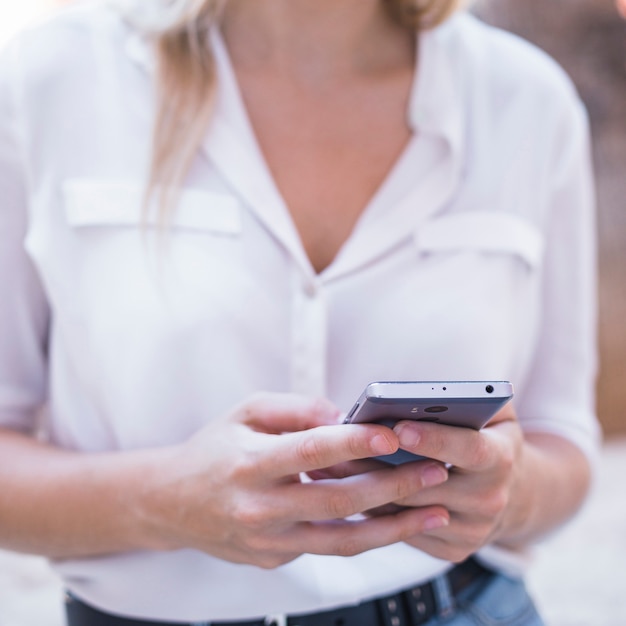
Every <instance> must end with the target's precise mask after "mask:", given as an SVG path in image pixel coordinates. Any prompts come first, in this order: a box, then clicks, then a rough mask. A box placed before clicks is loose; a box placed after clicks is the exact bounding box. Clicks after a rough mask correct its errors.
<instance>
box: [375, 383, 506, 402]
mask: <svg viewBox="0 0 626 626" xmlns="http://www.w3.org/2000/svg"><path fill="white" fill-rule="evenodd" d="M363 395H364V397H365V398H367V399H369V400H373V401H375V400H384V399H394V400H396V399H402V398H424V399H434V398H439V399H445V398H450V399H456V398H494V399H495V398H511V397H513V385H512V384H511V383H510V382H509V381H506V380H478V381H465V380H463V381H376V382H372V383H370V384H369V385H367V387H366V389H365V392H364V394H363Z"/></svg>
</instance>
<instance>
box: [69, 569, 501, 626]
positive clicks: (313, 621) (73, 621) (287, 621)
mask: <svg viewBox="0 0 626 626" xmlns="http://www.w3.org/2000/svg"><path fill="white" fill-rule="evenodd" d="M490 574H491V572H489V570H487V569H485V568H484V567H483V566H482V565H480V564H479V563H478V562H477V561H475V560H474V559H471V558H470V559H468V560H467V561H464V562H463V563H461V564H460V565H456V566H455V567H453V568H452V569H451V570H450V571H449V572H448V573H447V574H446V577H447V579H448V584H449V586H450V590H451V592H452V595H454V596H456V595H458V594H459V593H460V592H461V591H463V589H466V588H467V587H468V586H469V585H470V584H471V583H473V582H474V581H476V580H478V579H479V578H482V577H483V576H486V575H490ZM435 598H436V595H435V591H434V588H433V584H432V583H424V584H422V585H418V586H416V587H411V588H409V589H405V590H404V591H401V592H399V593H396V594H393V595H389V596H385V597H383V598H377V599H375V600H369V601H366V602H362V603H361V604H358V605H356V606H347V607H341V608H338V609H333V610H331V611H323V612H320V613H309V614H306V615H293V616H287V617H286V618H280V617H266V618H264V619H260V620H250V621H244V622H202V621H200V622H194V623H190V622H151V621H146V620H136V619H130V618H126V617H117V616H115V615H111V614H109V613H104V612H103V611H100V610H98V609H96V608H94V607H92V606H89V605H88V604H86V603H84V602H83V601H82V600H80V599H78V598H76V596H74V595H73V594H68V596H67V599H66V613H67V620H68V625H69V626H198V625H202V624H207V625H209V626H418V625H419V624H425V623H426V622H427V621H428V620H430V619H431V618H433V617H434V616H435V615H437V613H438V611H439V607H438V606H437V602H436V599H435Z"/></svg>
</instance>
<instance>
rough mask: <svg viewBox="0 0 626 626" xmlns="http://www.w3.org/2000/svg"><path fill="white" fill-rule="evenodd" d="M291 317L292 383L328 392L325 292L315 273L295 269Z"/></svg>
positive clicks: (304, 391)
mask: <svg viewBox="0 0 626 626" xmlns="http://www.w3.org/2000/svg"><path fill="white" fill-rule="evenodd" d="M294 275H295V276H294V281H293V288H292V293H293V296H292V303H293V306H292V317H291V350H292V351H291V385H292V390H293V391H295V392H297V393H302V394H306V395H314V396H325V395H326V343H327V339H328V333H327V329H328V320H327V317H328V308H327V302H326V293H325V290H324V287H323V285H322V283H321V282H320V281H319V280H318V279H317V278H316V277H308V276H307V277H304V276H302V275H301V274H299V273H296V272H294Z"/></svg>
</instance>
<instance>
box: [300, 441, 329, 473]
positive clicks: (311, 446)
mask: <svg viewBox="0 0 626 626" xmlns="http://www.w3.org/2000/svg"><path fill="white" fill-rule="evenodd" d="M296 454H297V455H298V457H299V458H300V459H302V461H303V462H304V463H306V465H307V466H308V467H315V468H319V467H323V465H324V462H323V459H324V452H323V448H322V445H321V443H320V442H319V440H318V439H316V438H315V437H313V436H312V435H311V434H310V433H306V434H305V435H304V437H303V438H302V439H301V440H300V441H299V442H298V444H297V446H296Z"/></svg>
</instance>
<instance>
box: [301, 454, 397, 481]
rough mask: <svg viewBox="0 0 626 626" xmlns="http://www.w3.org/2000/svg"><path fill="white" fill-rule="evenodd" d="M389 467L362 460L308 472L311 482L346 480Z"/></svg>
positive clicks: (369, 460)
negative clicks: (331, 479) (328, 479)
mask: <svg viewBox="0 0 626 626" xmlns="http://www.w3.org/2000/svg"><path fill="white" fill-rule="evenodd" d="M384 467H389V466H388V465H387V464H386V463H383V462H382V461H377V460H376V459H362V460H357V461H348V462H346V463H338V464H337V465H332V466H331V467H324V468H322V469H319V470H313V471H311V472H308V474H307V475H308V476H309V478H311V479H312V480H324V479H327V478H347V477H348V476H356V475H358V474H365V473H366V472H375V471H377V470H379V469H381V468H384Z"/></svg>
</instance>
